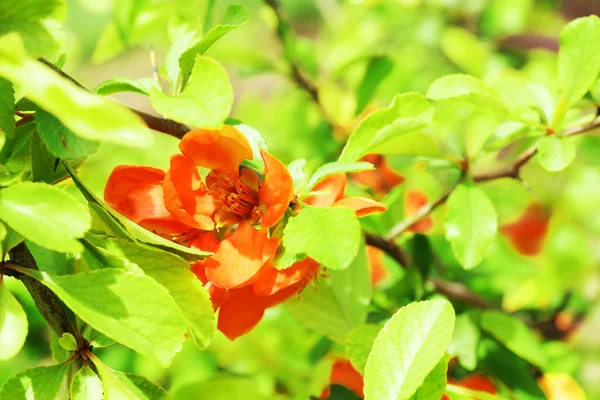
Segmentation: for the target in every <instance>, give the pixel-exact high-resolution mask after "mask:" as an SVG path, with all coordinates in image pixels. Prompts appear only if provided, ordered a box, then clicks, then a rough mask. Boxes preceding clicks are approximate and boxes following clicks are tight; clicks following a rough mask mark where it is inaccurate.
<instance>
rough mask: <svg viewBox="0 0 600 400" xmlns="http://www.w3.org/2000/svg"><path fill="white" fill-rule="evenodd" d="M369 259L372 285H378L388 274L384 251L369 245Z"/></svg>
mask: <svg viewBox="0 0 600 400" xmlns="http://www.w3.org/2000/svg"><path fill="white" fill-rule="evenodd" d="M367 259H368V260H369V268H370V270H371V286H376V285H377V284H379V283H380V282H381V281H383V280H384V279H385V278H387V276H388V271H387V269H386V268H385V261H384V256H383V251H381V250H379V249H378V248H377V247H373V246H368V245H367Z"/></svg>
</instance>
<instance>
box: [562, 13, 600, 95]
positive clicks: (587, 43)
mask: <svg viewBox="0 0 600 400" xmlns="http://www.w3.org/2000/svg"><path fill="white" fill-rule="evenodd" d="M599 72H600V18H598V17H597V16H595V15H592V16H589V17H584V18H578V19H576V20H573V21H571V22H569V23H568V24H567V25H565V27H564V28H563V29H562V31H561V32H560V50H559V52H558V74H559V80H560V84H561V87H562V90H563V96H564V97H565V98H566V101H567V105H571V104H573V103H575V102H576V101H578V100H580V99H581V98H582V97H583V96H584V95H585V94H586V93H587V91H588V90H589V89H590V88H591V87H592V85H593V84H594V82H595V81H596V79H597V78H598V73H599Z"/></svg>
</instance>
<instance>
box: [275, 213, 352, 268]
mask: <svg viewBox="0 0 600 400" xmlns="http://www.w3.org/2000/svg"><path fill="white" fill-rule="evenodd" d="M360 241H361V232H360V224H359V223H358V221H357V220H356V217H355V216H354V211H353V210H351V209H349V208H346V207H323V208H321V207H308V206H306V207H304V208H303V209H302V211H301V212H300V213H299V214H298V215H297V216H295V217H293V218H291V219H290V220H289V222H288V224H287V225H286V227H285V229H284V231H283V245H284V246H285V249H286V251H289V252H290V253H292V254H306V255H307V256H309V257H311V258H313V259H314V260H316V261H318V262H319V263H321V264H323V265H324V266H326V267H327V268H329V269H331V270H334V271H335V270H340V269H344V268H347V267H348V266H349V265H350V264H351V263H352V260H354V259H355V258H356V255H357V253H358V251H359V246H360Z"/></svg>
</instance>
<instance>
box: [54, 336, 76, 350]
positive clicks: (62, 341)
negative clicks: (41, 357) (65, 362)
mask: <svg viewBox="0 0 600 400" xmlns="http://www.w3.org/2000/svg"><path fill="white" fill-rule="evenodd" d="M58 344H59V345H60V347H62V348H63V349H65V350H69V351H75V350H77V347H78V346H77V340H76V339H75V336H73V335H72V334H70V333H69V332H65V333H63V335H62V337H61V338H59V339H58Z"/></svg>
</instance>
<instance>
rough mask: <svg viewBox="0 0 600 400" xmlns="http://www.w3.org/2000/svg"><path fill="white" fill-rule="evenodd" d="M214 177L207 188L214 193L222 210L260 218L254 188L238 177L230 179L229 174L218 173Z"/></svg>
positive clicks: (249, 217)
mask: <svg viewBox="0 0 600 400" xmlns="http://www.w3.org/2000/svg"><path fill="white" fill-rule="evenodd" d="M211 174H212V172H211ZM215 178H216V179H215V180H214V181H213V182H212V184H211V185H210V188H209V190H210V192H211V193H213V194H214V195H215V198H216V199H217V204H218V205H219V206H220V207H221V208H222V209H223V210H225V211H228V212H230V213H233V214H235V215H238V216H240V217H242V218H244V219H256V220H258V219H260V210H259V208H258V192H257V191H256V190H254V189H252V188H250V187H248V185H246V184H245V183H243V182H242V181H241V180H240V179H235V180H234V179H232V178H231V176H229V175H225V174H219V175H218V177H215Z"/></svg>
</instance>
